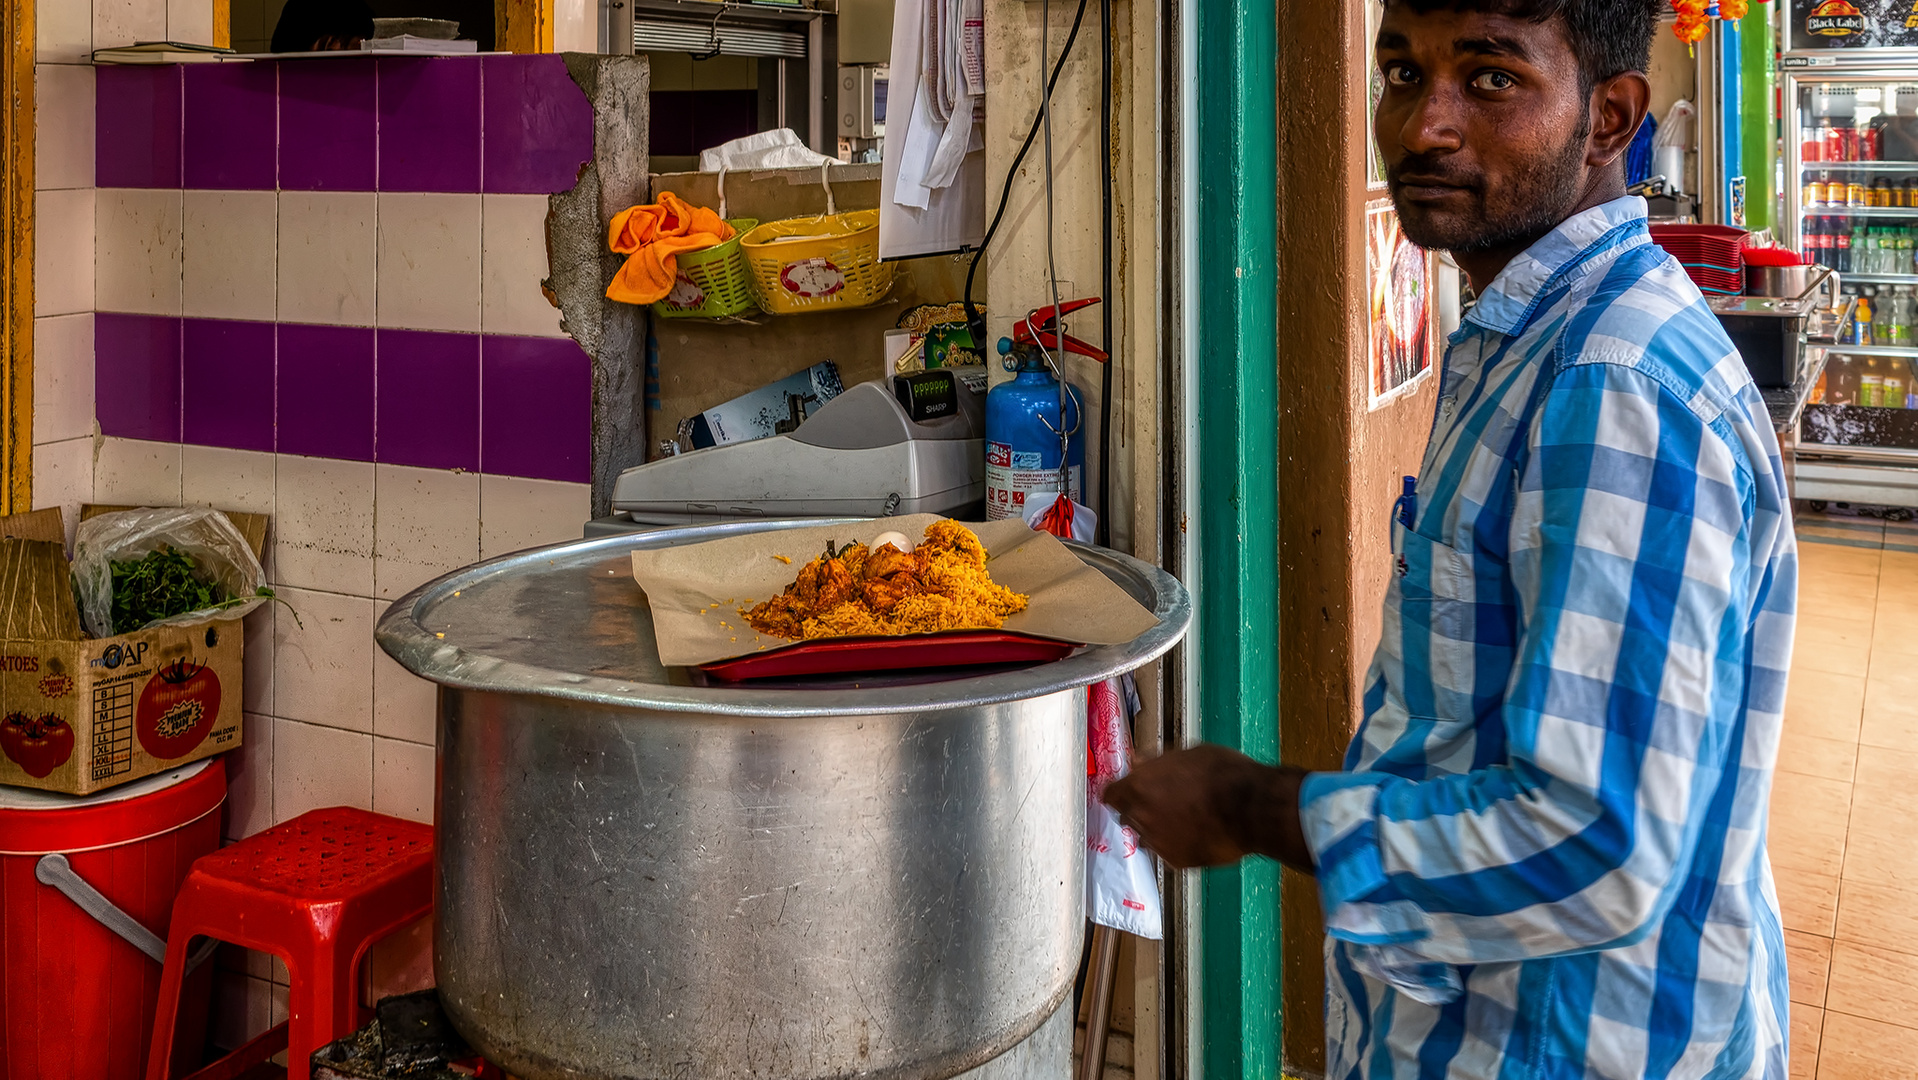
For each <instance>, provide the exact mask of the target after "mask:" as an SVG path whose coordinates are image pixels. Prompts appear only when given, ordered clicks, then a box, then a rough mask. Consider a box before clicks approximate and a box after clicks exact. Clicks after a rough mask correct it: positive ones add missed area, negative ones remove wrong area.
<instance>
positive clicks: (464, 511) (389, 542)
mask: <svg viewBox="0 0 1918 1080" xmlns="http://www.w3.org/2000/svg"><path fill="white" fill-rule="evenodd" d="M373 491H374V498H375V499H376V500H377V503H378V508H377V511H376V513H375V514H374V528H373V589H374V592H373V595H375V596H377V597H379V598H380V599H382V600H392V599H395V598H397V597H401V596H404V595H406V594H407V593H408V592H410V591H411V590H413V589H414V588H416V587H417V586H420V585H423V584H425V583H426V582H428V581H431V580H433V579H434V578H436V577H439V576H440V575H441V574H444V573H446V572H447V571H449V570H457V569H459V568H460V567H462V566H469V565H471V564H473V563H475V562H478V561H479V511H480V478H479V476H478V475H477V474H475V473H456V472H447V471H445V470H441V469H415V468H411V467H408V466H404V465H376V466H374V480H373Z"/></svg>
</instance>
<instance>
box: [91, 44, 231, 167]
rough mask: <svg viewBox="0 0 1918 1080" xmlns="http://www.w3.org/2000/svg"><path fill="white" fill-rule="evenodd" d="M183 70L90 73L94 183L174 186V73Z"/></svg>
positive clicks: (105, 68)
mask: <svg viewBox="0 0 1918 1080" xmlns="http://www.w3.org/2000/svg"><path fill="white" fill-rule="evenodd" d="M185 66H186V65H171V64H157V65H154V66H151V67H147V66H134V65H125V66H117V65H112V64H103V65H101V66H100V67H99V68H98V69H97V70H96V72H95V74H94V98H93V119H94V128H93V132H94V134H93V140H94V142H93V176H94V183H95V184H97V185H99V186H100V187H145V188H151V187H166V188H176V187H179V186H180V72H181V71H182V70H183V69H184V67H185ZM235 66H239V65H235Z"/></svg>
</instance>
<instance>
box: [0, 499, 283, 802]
mask: <svg viewBox="0 0 1918 1080" xmlns="http://www.w3.org/2000/svg"><path fill="white" fill-rule="evenodd" d="M99 512H101V508H97V507H88V508H86V511H85V512H83V514H82V517H83V519H84V518H85V517H91V516H93V514H95V513H99ZM227 517H228V519H229V520H232V521H233V522H234V525H235V527H237V528H238V529H239V530H240V533H241V535H243V536H245V537H246V538H247V541H248V543H249V544H250V545H251V546H252V547H253V550H254V553H255V554H256V555H257V554H258V553H259V552H260V551H261V550H263V546H264V540H265V535H266V519H265V518H264V517H263V516H261V515H257V514H251V515H247V514H231V513H229V514H228V515H227ZM65 535H66V531H65V526H64V524H63V522H62V520H61V515H60V512H59V511H58V510H41V511H35V512H34V513H31V514H16V515H14V516H13V517H9V518H0V784H12V785H16V786H19V787H30V788H40V789H43V790H46V791H58V792H65V793H67V794H72V795H90V794H93V793H95V792H98V791H103V790H105V789H107V788H110V787H114V786H116V785H118V784H124V783H126V782H127V781H129V780H138V779H140V778H141V777H144V776H150V775H152V774H154V773H157V772H160V771H162V770H164V769H170V768H173V767H174V766H177V765H183V764H186V763H187V762H190V761H198V760H199V759H201V758H204V757H210V756H212V755H214V754H218V753H223V752H225V751H227V750H232V749H235V748H237V747H238V746H239V745H240V714H241V678H242V674H243V672H244V671H245V662H244V661H245V657H244V654H243V650H244V647H245V640H246V634H245V632H244V630H243V629H242V626H241V620H240V619H239V618H229V619H218V620H215V621H213V622H210V623H205V624H202V625H198V626H190V627H174V626H161V627H153V628H150V629H146V630H136V631H133V632H132V633H127V634H116V635H114V636H113V637H110V638H98V639H95V638H88V637H86V635H85V633H84V632H83V631H82V630H81V629H80V620H79V612H78V610H77V608H76V605H75V603H74V600H73V587H72V584H71V579H70V574H69V571H68V565H67V560H66V553H65V549H64V547H63V541H64V537H65Z"/></svg>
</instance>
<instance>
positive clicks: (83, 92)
mask: <svg viewBox="0 0 1918 1080" xmlns="http://www.w3.org/2000/svg"><path fill="white" fill-rule="evenodd" d="M64 2H68V0H52V3H43V4H41V5H40V7H41V9H42V10H44V9H46V8H48V7H54V6H58V5H59V4H61V3H64ZM36 14H37V12H36ZM33 76H34V83H33V108H34V112H35V113H37V114H38V115H37V116H35V117H34V142H33V186H34V187H36V188H40V189H43V190H44V189H46V188H89V187H92V186H93V69H92V68H90V67H82V66H80V65H78V64H36V65H35V66H34V69H33Z"/></svg>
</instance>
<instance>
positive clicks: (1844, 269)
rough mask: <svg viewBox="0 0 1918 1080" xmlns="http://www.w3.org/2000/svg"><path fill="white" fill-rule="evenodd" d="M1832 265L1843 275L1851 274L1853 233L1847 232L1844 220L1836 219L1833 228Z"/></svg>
mask: <svg viewBox="0 0 1918 1080" xmlns="http://www.w3.org/2000/svg"><path fill="white" fill-rule="evenodd" d="M1831 233H1832V235H1831V263H1830V264H1829V265H1830V266H1831V268H1832V269H1833V270H1836V271H1838V272H1839V273H1841V274H1848V273H1851V269H1852V267H1851V233H1849V232H1847V231H1846V230H1845V221H1844V219H1843V218H1837V219H1834V223H1833V225H1832V227H1831Z"/></svg>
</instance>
